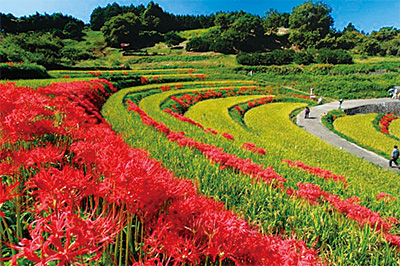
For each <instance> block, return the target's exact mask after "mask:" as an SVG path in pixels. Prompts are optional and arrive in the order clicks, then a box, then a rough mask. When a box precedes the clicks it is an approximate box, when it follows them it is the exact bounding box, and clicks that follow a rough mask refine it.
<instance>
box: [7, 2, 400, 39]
mask: <svg viewBox="0 0 400 266" xmlns="http://www.w3.org/2000/svg"><path fill="white" fill-rule="evenodd" d="M305 1H306V0H154V2H155V3H158V4H159V5H160V6H161V7H162V8H163V10H165V11H166V12H169V13H172V14H190V15H200V14H203V15H209V14H212V13H216V12H218V11H237V10H244V11H246V12H248V13H252V14H257V15H260V16H265V13H266V11H268V10H269V9H271V8H273V9H276V10H277V11H278V12H280V13H283V12H289V13H290V12H291V11H292V9H293V8H294V7H296V6H299V5H301V4H302V3H304V2H305ZM114 2H116V3H118V4H119V5H130V4H133V5H134V6H137V5H140V4H143V5H145V6H147V4H148V3H149V0H146V1H141V0H130V1H129V0H115V1H112V0H111V1H109V0H0V12H2V13H6V14H8V13H11V14H13V15H14V16H16V17H20V16H28V15H32V14H34V13H36V11H37V12H39V13H41V14H44V13H48V14H52V13H55V12H61V13H63V14H67V15H71V16H73V17H75V18H78V19H81V20H83V21H84V22H86V23H88V22H89V21H90V14H91V13H92V11H93V9H95V8H96V7H98V6H101V7H105V6H106V5H107V4H108V3H114ZM314 2H315V1H314ZM323 2H324V3H325V4H327V5H328V6H329V7H330V8H332V13H331V15H332V17H333V19H334V28H335V29H338V30H342V29H343V28H344V27H345V26H347V24H348V23H349V22H352V23H353V24H354V25H355V26H356V28H357V29H359V30H363V31H364V32H366V33H370V32H371V31H374V30H379V29H380V28H382V27H388V26H393V27H396V28H397V29H400V0H324V1H323Z"/></svg>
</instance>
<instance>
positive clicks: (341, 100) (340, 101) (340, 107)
mask: <svg viewBox="0 0 400 266" xmlns="http://www.w3.org/2000/svg"><path fill="white" fill-rule="evenodd" d="M342 104H343V99H340V100H339V109H340V110H341V109H342Z"/></svg>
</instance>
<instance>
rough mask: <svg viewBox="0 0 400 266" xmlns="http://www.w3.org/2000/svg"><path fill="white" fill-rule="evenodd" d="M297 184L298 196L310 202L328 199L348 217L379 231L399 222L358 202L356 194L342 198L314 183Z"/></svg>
mask: <svg viewBox="0 0 400 266" xmlns="http://www.w3.org/2000/svg"><path fill="white" fill-rule="evenodd" d="M297 186H298V187H299V190H297V191H296V195H297V196H299V197H301V198H304V199H307V200H308V201H309V202H310V204H319V202H322V201H327V202H329V203H330V204H331V205H332V206H333V207H335V208H336V209H337V210H338V211H339V212H341V213H343V214H346V216H347V217H348V218H350V219H352V220H354V221H356V222H358V223H359V224H361V225H362V226H364V225H366V224H368V225H370V226H371V227H372V228H376V229H377V230H378V231H382V232H387V231H388V230H390V229H391V228H392V225H391V223H395V224H397V223H398V221H397V219H395V218H393V217H389V218H387V220H388V221H389V222H387V221H385V219H383V218H382V217H381V215H380V214H379V213H377V212H374V211H372V210H371V209H369V208H367V207H365V206H362V205H360V204H357V203H356V202H359V201H360V199H359V198H358V197H356V196H355V197H352V198H348V199H346V200H341V199H340V198H339V197H338V196H337V195H333V194H329V193H326V192H325V191H323V190H321V188H320V187H319V186H317V185H314V184H310V183H306V184H303V183H298V184H297Z"/></svg>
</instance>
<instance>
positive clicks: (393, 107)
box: [343, 102, 400, 115]
mask: <svg viewBox="0 0 400 266" xmlns="http://www.w3.org/2000/svg"><path fill="white" fill-rule="evenodd" d="M343 111H344V112H345V113H346V114H347V115H355V114H369V113H393V114H395V115H400V102H390V103H380V104H369V105H363V106H359V107H354V108H348V109H343Z"/></svg>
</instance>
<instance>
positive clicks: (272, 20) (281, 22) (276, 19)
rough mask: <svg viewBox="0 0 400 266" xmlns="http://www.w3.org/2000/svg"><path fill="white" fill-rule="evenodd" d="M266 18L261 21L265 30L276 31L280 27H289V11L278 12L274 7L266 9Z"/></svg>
mask: <svg viewBox="0 0 400 266" xmlns="http://www.w3.org/2000/svg"><path fill="white" fill-rule="evenodd" d="M266 15H267V16H266V18H265V20H264V21H263V25H264V28H265V30H267V31H270V32H276V31H277V30H278V29H279V28H280V27H283V28H288V27H289V17H290V14H289V13H282V14H281V13H278V11H276V10H275V9H270V10H269V11H267V14H266Z"/></svg>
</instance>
